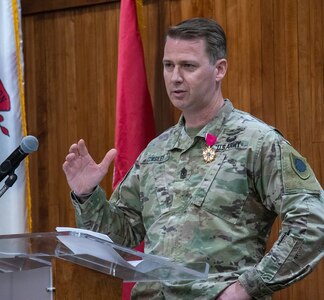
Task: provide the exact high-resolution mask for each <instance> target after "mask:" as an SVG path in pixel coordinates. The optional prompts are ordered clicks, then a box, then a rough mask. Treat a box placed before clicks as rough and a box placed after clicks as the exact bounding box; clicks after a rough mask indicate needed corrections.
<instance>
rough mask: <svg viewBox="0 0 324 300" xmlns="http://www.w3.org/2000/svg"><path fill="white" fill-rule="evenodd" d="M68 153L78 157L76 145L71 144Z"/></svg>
mask: <svg viewBox="0 0 324 300" xmlns="http://www.w3.org/2000/svg"><path fill="white" fill-rule="evenodd" d="M69 153H75V154H76V155H79V151H78V145H77V144H72V145H71V147H70V149H69Z"/></svg>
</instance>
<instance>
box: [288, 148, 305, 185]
mask: <svg viewBox="0 0 324 300" xmlns="http://www.w3.org/2000/svg"><path fill="white" fill-rule="evenodd" d="M289 156H290V163H291V167H292V168H293V170H294V171H295V173H296V174H297V175H298V176H299V177H300V178H301V179H304V180H306V179H307V178H309V176H310V170H309V167H308V165H307V162H306V160H305V159H304V158H303V157H301V156H296V155H295V154H294V153H290V155H289Z"/></svg>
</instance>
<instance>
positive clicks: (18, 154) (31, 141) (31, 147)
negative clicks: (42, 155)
mask: <svg viewBox="0 0 324 300" xmlns="http://www.w3.org/2000/svg"><path fill="white" fill-rule="evenodd" d="M37 149H38V140H37V138H35V137H34V136H32V135H27V136H25V137H24V138H23V139H22V140H21V144H20V146H19V147H18V148H17V149H16V150H15V151H14V152H12V153H11V154H10V155H9V156H8V157H7V158H6V159H5V161H4V162H3V163H2V164H1V165H0V182H1V181H2V180H3V179H4V178H5V177H6V176H8V175H10V174H12V173H13V172H14V171H15V169H16V168H17V167H18V166H19V164H20V163H21V162H22V161H23V159H24V158H25V157H26V156H27V155H28V154H29V153H32V152H34V151H36V150H37Z"/></svg>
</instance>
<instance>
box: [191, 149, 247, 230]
mask: <svg viewBox="0 0 324 300" xmlns="http://www.w3.org/2000/svg"><path fill="white" fill-rule="evenodd" d="M247 195H248V183H247V175H246V168H245V166H244V165H243V164H242V163H240V162H238V161H235V160H227V156H226V154H225V153H221V154H219V155H218V157H217V158H216V160H215V163H214V164H213V165H212V166H211V168H210V169H209V170H208V171H207V172H206V176H205V177H204V178H203V180H202V182H201V184H200V186H199V187H198V189H197V190H196V191H195V192H194V193H193V195H192V200H191V203H192V204H193V205H195V206H198V207H201V209H203V210H205V211H207V212H209V213H210V214H212V215H214V216H217V217H219V218H221V219H223V220H226V221H228V222H230V223H233V224H236V223H237V222H238V220H239V218H240V215H241V212H242V209H243V206H244V203H245V201H246V198H247Z"/></svg>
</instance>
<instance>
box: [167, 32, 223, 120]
mask: <svg viewBox="0 0 324 300" xmlns="http://www.w3.org/2000/svg"><path fill="white" fill-rule="evenodd" d="M205 49H206V48H205V41H204V40H202V39H196V40H180V39H173V38H170V37H167V40H166V43H165V47H164V57H163V66H164V72H163V74H164V81H165V86H166V90H167V93H168V95H169V98H170V100H171V102H172V104H173V105H174V106H175V107H177V108H179V109H180V110H181V111H182V112H183V113H184V114H185V113H199V112H202V111H203V110H206V109H208V107H209V106H210V105H212V104H213V103H212V102H214V101H215V100H216V99H215V97H216V94H217V93H216V92H217V88H218V87H219V85H218V84H217V80H216V77H217V63H216V64H214V65H212V64H211V63H210V60H209V57H208V55H207V53H206V50H205Z"/></svg>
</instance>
